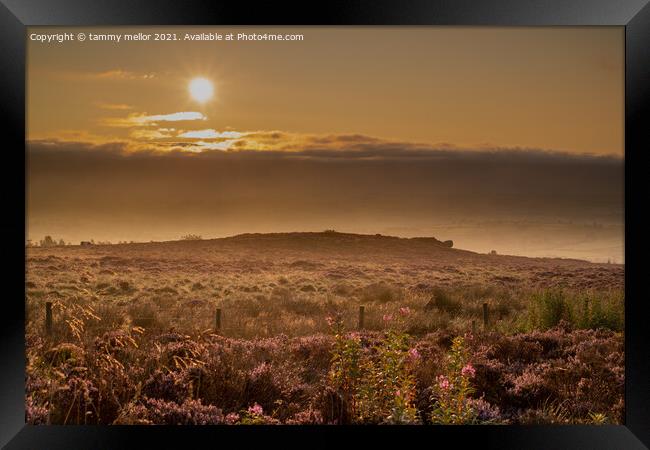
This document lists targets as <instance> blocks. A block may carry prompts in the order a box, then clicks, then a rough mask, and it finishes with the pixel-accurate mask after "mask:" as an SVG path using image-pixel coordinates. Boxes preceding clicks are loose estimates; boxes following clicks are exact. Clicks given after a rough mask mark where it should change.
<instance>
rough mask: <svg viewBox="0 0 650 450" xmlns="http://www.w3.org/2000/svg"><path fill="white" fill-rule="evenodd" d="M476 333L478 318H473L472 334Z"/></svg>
mask: <svg viewBox="0 0 650 450" xmlns="http://www.w3.org/2000/svg"><path fill="white" fill-rule="evenodd" d="M475 335H476V320H472V336H475Z"/></svg>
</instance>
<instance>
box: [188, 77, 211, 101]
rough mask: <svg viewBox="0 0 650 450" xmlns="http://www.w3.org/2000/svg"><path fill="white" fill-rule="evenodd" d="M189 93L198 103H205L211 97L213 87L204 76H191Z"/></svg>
mask: <svg viewBox="0 0 650 450" xmlns="http://www.w3.org/2000/svg"><path fill="white" fill-rule="evenodd" d="M189 90H190V95H191V96H192V98H193V99H194V100H196V101H197V102H199V103H205V102H207V101H208V100H210V98H212V93H213V92H214V88H213V87H212V83H211V82H210V80H208V79H206V78H193V79H192V81H190V85H189Z"/></svg>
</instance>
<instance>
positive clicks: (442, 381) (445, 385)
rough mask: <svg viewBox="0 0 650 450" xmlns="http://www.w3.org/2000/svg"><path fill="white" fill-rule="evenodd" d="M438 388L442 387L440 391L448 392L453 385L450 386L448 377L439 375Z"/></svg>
mask: <svg viewBox="0 0 650 450" xmlns="http://www.w3.org/2000/svg"><path fill="white" fill-rule="evenodd" d="M438 386H440V389H442V390H443V391H446V390H448V389H449V387H450V386H451V385H450V384H449V380H448V379H447V377H446V376H444V375H438Z"/></svg>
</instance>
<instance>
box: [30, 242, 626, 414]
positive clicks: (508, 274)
mask: <svg viewBox="0 0 650 450" xmlns="http://www.w3.org/2000/svg"><path fill="white" fill-rule="evenodd" d="M278 239H279V238H277V237H276V239H275V240H273V242H270V243H268V242H265V241H264V239H262V238H258V237H256V238H247V239H246V240H245V241H242V242H239V241H233V240H224V241H223V242H222V241H219V242H211V241H193V242H189V243H188V242H184V243H164V244H138V245H119V246H97V247H94V248H90V249H88V248H84V249H82V248H75V247H64V248H52V249H28V260H27V283H26V303H25V307H26V318H27V320H26V336H27V349H28V353H29V355H30V356H29V357H30V361H31V363H30V364H31V366H30V374H31V375H30V377H31V379H32V381H30V382H29V383H28V386H31V387H28V394H29V395H28V403H29V402H35V403H33V405H32V407H33V411H34V414H35V417H36V416H38V417H42V415H39V414H41V413H43V408H45V409H47V408H49V407H46V405H53V404H54V405H59V406H60V410H59V409H57V408H59V406H57V407H52V408H50V409H49V411H50V412H49V413H48V414H50V413H51V415H50V416H48V417H49V419H47V420H49V421H50V422H52V423H64V422H65V423H79V421H81V423H83V421H84V420H90V419H84V416H83V414H82V413H83V411H81V409H82V408H81V406H80V403H79V401H80V400H79V398H80V397H79V396H80V395H82V394H81V393H82V392H83V393H84V394H83V395H87V398H86V397H84V401H85V402H87V403H88V404H91V405H96V403H97V402H98V401H99V400H98V399H97V398H95V397H93V396H94V395H97V394H96V392H97V391H96V390H99V391H101V392H102V396H108V397H110V398H112V397H111V396H115V398H116V403H115V404H104V405H103V408H106V409H104V410H103V412H102V411H100V412H95V411H94V410H93V412H92V414H91V415H89V416H88V417H89V418H92V419H93V420H94V422H92V420H91V423H99V422H101V423H112V422H113V421H115V420H117V419H116V418H117V417H118V416H119V417H120V419H119V421H118V422H116V423H122V422H120V421H128V420H131V421H132V422H131V423H147V421H149V422H152V421H153V422H154V423H159V422H163V423H167V421H169V420H176V419H174V418H175V417H186V418H187V417H191V418H192V419H191V420H192V421H199V422H200V421H201V420H207V421H212V422H214V421H218V420H224V421H225V420H226V419H225V415H224V417H221V416H220V412H218V411H216V410H215V409H214V408H215V405H216V406H217V407H218V408H219V411H221V410H222V409H223V412H224V414H228V413H231V414H240V415H242V414H243V416H245V415H246V414H249V413H248V412H246V411H248V410H247V408H249V407H252V405H253V402H257V403H259V404H261V405H263V409H264V411H265V413H264V414H267V413H268V414H271V415H273V420H276V419H277V418H279V419H278V420H281V421H282V423H291V421H297V423H308V422H309V420H312V421H313V420H315V419H314V415H313V414H314V411H321V412H323V411H326V409H322V408H321V406H318V405H319V404H320V403H318V402H319V401H321V400H323V398H321V397H322V396H323V395H325V396H327V395H330V394H331V393H330V394H327V393H326V392H325V393H324V392H323V391H322V389H323V388H324V385H323V382H324V381H323V380H325V379H326V378H327V373H328V370H329V366H330V356H331V355H330V351H331V345H332V342H331V339H330V338H329V337H328V334H329V333H330V326H329V324H328V321H327V318H328V317H333V316H337V317H340V318H341V320H342V326H343V327H344V328H345V329H346V330H356V329H357V320H358V311H359V306H364V307H365V320H364V330H363V331H362V334H361V335H362V336H363V339H362V342H366V343H371V342H376V341H377V340H378V339H380V336H382V333H384V332H385V331H387V330H388V329H389V328H391V327H392V326H393V325H392V324H394V321H391V320H387V318H388V319H390V318H391V317H401V318H400V321H401V322H400V323H401V326H403V329H402V332H403V333H405V336H408V339H407V340H408V342H409V345H412V346H415V347H417V348H418V349H419V350H420V352H421V353H422V354H423V355H424V356H423V358H422V362H421V363H419V365H418V367H417V368H415V369H414V372H413V376H414V377H415V380H416V387H415V388H413V389H415V391H413V392H414V395H416V394H417V395H416V397H417V398H420V397H422V398H425V399H426V398H428V397H429V394H428V393H427V392H429V391H428V389H430V388H431V386H432V384H433V383H435V379H436V376H437V375H439V371H440V367H441V366H440V365H441V364H442V363H443V361H444V360H445V356H444V355H445V352H446V351H448V350H449V346H450V345H451V342H452V339H453V338H454V337H456V336H462V335H466V334H467V333H468V332H470V331H471V330H472V328H473V324H474V328H475V329H476V331H477V332H478V333H480V336H479V337H478V338H477V339H475V340H471V339H470V340H469V341H468V342H471V347H472V352H474V353H473V356H472V357H473V358H474V359H476V360H477V361H480V360H481V358H487V359H486V360H485V361H484V363H483V366H481V365H477V380H476V381H477V388H478V389H477V396H476V398H473V400H472V401H475V404H476V405H479V406H480V408H483V409H485V411H483V413H481V414H482V417H493V416H494V417H496V418H497V419H498V420H497V419H495V420H497V421H501V422H504V421H505V422H516V423H538V422H541V423H546V422H562V421H563V420H565V418H566V420H568V421H569V422H571V423H578V422H579V423H600V422H606V421H611V422H616V421H617V419H616V417H617V414H618V411H619V409H620V408H619V406H617V405H618V403H617V402H618V395H619V393H618V390H617V389H618V386H619V384H620V382H621V380H620V373H621V371H622V362H621V363H620V364H619V362H617V361H618V359H613V360H612V358H611V357H610V355H611V354H612V352H613V354H615V355H617V354H618V353H617V352H618V345H619V341H620V339H621V332H622V331H623V329H624V295H623V273H624V271H623V268H622V267H620V266H616V265H604V264H603V265H599V264H589V263H585V262H579V261H572V260H532V259H527V258H515V257H507V256H491V257H488V256H487V255H485V258H484V257H483V256H481V255H475V254H469V253H467V252H466V253H463V252H461V253H454V252H453V251H451V250H449V251H437V250H435V247H431V246H429V244H426V245H425V246H424V247H422V246H423V245H424V244H422V243H421V242H419V241H414V242H401V241H400V240H398V239H388V240H386V243H382V242H383V240H384V238H373V239H374V240H373V244H372V245H370V244H369V243H368V242H365V243H364V242H362V243H361V244H358V243H357V241H356V240H354V241H352V242H344V243H343V245H341V244H340V243H336V242H332V241H337V240H339V239H344V237H340V236H338V235H337V234H331V233H330V234H327V239H326V240H321V241H317V242H314V245H313V246H311V244H310V241H309V239H312V238H311V237H310V238H309V239H307V238H305V239H307V242H303V243H301V244H300V245H299V246H298V245H296V244H295V243H293V241H291V242H290V241H285V242H282V241H281V240H280V241H278ZM376 243H379V244H380V248H379V249H377V248H375V247H373V246H374V245H377V244H376ZM355 245H356V246H357V247H355ZM486 258H487V259H486ZM47 301H51V302H53V303H54V311H53V313H54V314H53V315H54V331H53V334H52V335H51V336H47V337H46V336H44V320H45V302H47ZM484 303H486V304H487V305H488V310H489V322H488V327H487V329H486V330H485V333H484V332H483V331H484V330H483V304H484ZM217 308H221V310H222V317H221V323H222V327H221V329H220V330H219V334H220V335H221V336H215V312H216V309H217ZM404 308H408V310H409V311H410V312H409V314H408V315H407V316H405V317H402V316H403V314H402V313H401V312H400V311H401V310H403V309H404ZM558 326H559V327H558ZM562 330H573V331H567V332H565V331H562ZM583 330H584V331H583ZM595 330H601V331H595ZM566 333H568V334H566ZM579 342H582V344H580V345H578V343H579ZM365 345H366V344H364V345H362V347H363V348H366V347H364V346H365ZM370 347H372V345H370V344H368V346H367V348H370ZM228 348H237V349H238V350H237V352H234V353H233V352H231V351H230V350H227V349H228ZM373 348H374V347H373ZM585 348H587V349H589V351H586V350H585ZM495 349H499V350H498V351H497V350H495ZM522 349H523V350H522ZM583 351H584V354H582V353H580V352H583ZM491 352H492V353H491ZM486 355H487V356H486ZM490 355H491V356H490ZM540 355H541V356H540ZM502 357H503V358H502ZM545 358H546V359H545ZM268 361H271V362H268ZM387 361H388V362H390V361H389V360H387ZM264 364H267V366H264ZM554 364H559V366H557V367H555V366H554ZM573 364H575V366H573ZM619 366H620V367H619ZM524 368H525V370H526V371H525V372H522V371H523V370H524ZM382 370H383V369H382ZM585 370H586V371H587V372H585ZM379 372H381V371H379ZM372 373H374V372H372ZM61 374H62V375H63V378H61ZM109 374H110V375H109ZM242 377H243V378H242ZM278 377H284V378H283V379H282V380H279V379H278ZM558 377H559V378H561V379H562V380H563V381H562V383H564V384H557V379H558ZM572 377H573V378H572ZM66 380H68V381H66ZM70 380H72V381H70ZM109 380H110V383H109V384H108V386H111V385H115V386H117V384H119V383H123V384H124V386H122V387H119V388H118V387H115V388H114V391H111V389H113V388H107V387H106V383H107V382H109ZM513 380H514V381H513ZM583 380H588V381H589V383H592V384H589V385H588V386H586V387H585V388H584V393H582V394H581V393H577V394H576V393H575V387H576V386H580V385H581V383H582V385H584V384H585V383H586V381H583ZM379 381H380V382H381V380H379ZM40 383H45V384H44V385H41V384H40ZM47 383H50V384H52V383H53V384H52V386H56V385H57V383H59V384H61V386H62V387H61V389H63V390H61V391H60V392H59V391H56V392H58V393H56V392H54V391H52V392H50V393H49V394H48V395H50V396H53V397H47V399H45V398H43V397H41V392H43V391H42V390H43V389H46V388H45V387H44V386H45V385H47ZM65 383H68V384H65ZM70 383H72V384H70ZM75 383H76V384H75ZM84 383H85V384H84ZM116 383H117V384H116ZM197 383H198V384H197ZM481 383H484V384H481ZM512 383H515V384H517V383H519V388H517V389H518V390H517V392H515V393H513V392H507V391H504V390H503V389H505V388H504V386H508V385H509V384H512ZM240 384H241V386H240ZM541 384H543V385H544V389H543V390H542V391H540V389H541V388H540V386H541ZM64 385H65V386H64ZM242 386H243V387H242ZM246 386H247V387H246ZM568 386H570V388H569V387H568ZM64 387H65V389H67V390H65V389H64ZM244 387H246V389H244ZM47 389H51V388H47ZM47 389H46V390H47ZM102 389H109V390H108V391H106V392H104V391H102ZM197 389H198V391H197ZM581 389H582V388H581ZM493 391H494V392H493ZM547 391H548V392H551V393H553V395H552V396H551V397H550V398H549V399H548V401H547V402H546V403H542V402H541V401H540V400H539V398H538V397H539V396H540V395H542V394H545V393H547ZM47 392H49V391H47ZM118 392H119V393H118ZM138 392H140V394H138ZM197 392H198V393H197ZM567 392H574V394H571V395H573V396H574V397H575V398H574V397H571V396H570V395H569V394H567ZM589 392H608V393H607V396H606V397H604V398H607V399H608V400H607V402H603V401H601V399H599V398H598V397H596V396H590V395H591V394H589ZM71 393H74V395H76V396H77V397H75V396H73V397H72V398H68V397H67V396H68V395H71ZM57 395H58V396H59V397H56V396H57ZM138 395H141V396H143V397H142V398H140V397H138ZM481 395H485V396H486V397H485V400H484V399H482V397H481ZM527 395H528V396H529V397H526V396H527ZM581 395H582V396H583V397H584V398H583V397H580V396H581ZM144 397H146V399H145V398H144ZM578 397H580V398H578ZM102 398H104V400H102V401H105V400H106V399H105V397H102ZM328 398H329V400H328V401H330V403H331V402H335V399H334V398H330V397H328ZM621 398H622V397H621ZM134 399H135V400H134ZM318 399H320V400H318ZM488 400H489V402H491V404H488V403H486V404H484V403H483V402H484V401H485V402H487V401H488ZM276 401H282V402H285V403H282V405H281V406H278V404H276V403H274V402H276ZM414 401H415V400H414ZM48 402H50V403H48ZM52 402H53V403H52ZM201 402H202V403H201ZM526 402H528V403H526ZM415 403H417V401H416V402H415ZM118 404H119V405H120V406H119V407H118ZM61 405H65V407H63V406H61ZM291 405H294V406H295V405H300V408H302V409H299V410H298V409H295V408H297V406H295V408H294V406H291ZM481 405H482V406H481ZM513 405H514V406H513ZM521 405H526V411H527V412H525V413H521V414H520V415H516V416H514V417H509V416H508V413H507V411H509V408H514V407H516V408H520V407H521ZM585 405H589V406H590V407H591V409H584V408H585ZM330 406H331V404H330ZM339 406H340V405H339ZM497 406H498V407H501V408H502V411H501V412H500V413H498V414H497V412H495V411H496V409H494V408H496V407H497ZM417 407H418V408H419V410H420V411H421V412H423V411H425V410H426V409H427V408H429V406H427V405H426V404H418V406H417ZM493 407H494V408H493ZM120 408H121V409H120ZM319 408H321V409H319ZM409 408H410V406H409ZM407 409H408V408H407ZM497 409H498V408H497ZM154 410H155V411H157V412H156V413H155V414H154V413H153V412H152V411H154ZM242 410H243V411H244V412H245V413H242V412H241V411H242ZM273 410H277V411H279V412H278V413H277V414H275V413H273V414H272V413H271V411H273ZM408 410H409V411H410V409H408ZM69 411H70V413H69V414H68V412H69ZM43 414H44V413H43ZM77 414H80V415H78V416H77ZM96 414H99V415H101V416H102V417H103V418H102V419H101V420H100V419H99V418H98V417H97V415H96ZM274 414H275V415H274ZM323 414H325V413H324V412H323ZM73 415H74V416H73ZM243 416H242V417H243ZM425 416H426V414H425ZM233 417H234V416H233ZM246 417H248V416H246ZM269 417H270V416H269ZM127 419H128V420H127ZM249 419H250V420H253V421H256V422H255V423H258V422H259V421H261V422H259V423H263V422H264V423H265V421H267V422H268V421H271V419H270V418H268V417H266V416H264V417H253V418H252V419H251V418H250V417H249V418H248V419H246V420H249ZM38 420H40V419H34V420H33V421H32V422H38ZM179 420H180V419H179ZM183 420H185V419H183ZM188 420H189V419H188ZM233 420H234V419H233ZM486 420H487V419H486ZM490 420H492V419H490ZM140 421H142V422H140ZM304 421H307V422H304ZM309 423H310V422H309Z"/></svg>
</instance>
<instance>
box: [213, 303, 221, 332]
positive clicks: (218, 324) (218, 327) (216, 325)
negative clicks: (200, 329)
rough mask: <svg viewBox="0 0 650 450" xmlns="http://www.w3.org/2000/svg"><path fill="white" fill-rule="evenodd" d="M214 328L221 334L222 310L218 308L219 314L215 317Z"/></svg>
mask: <svg viewBox="0 0 650 450" xmlns="http://www.w3.org/2000/svg"><path fill="white" fill-rule="evenodd" d="M214 328H215V331H216V332H217V334H219V333H221V308H217V313H216V314H215V317H214Z"/></svg>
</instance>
